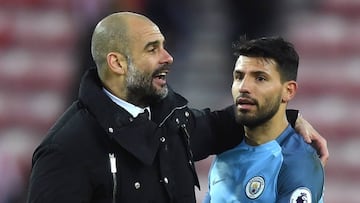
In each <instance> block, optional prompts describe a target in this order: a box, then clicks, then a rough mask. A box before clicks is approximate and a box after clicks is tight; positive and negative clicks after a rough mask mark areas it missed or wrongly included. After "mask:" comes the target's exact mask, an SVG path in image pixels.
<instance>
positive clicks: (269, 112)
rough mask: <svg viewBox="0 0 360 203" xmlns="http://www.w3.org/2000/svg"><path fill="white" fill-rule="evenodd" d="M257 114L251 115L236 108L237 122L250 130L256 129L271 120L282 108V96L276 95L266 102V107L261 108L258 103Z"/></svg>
mask: <svg viewBox="0 0 360 203" xmlns="http://www.w3.org/2000/svg"><path fill="white" fill-rule="evenodd" d="M255 103H256V107H257V112H258V113H257V114H255V115H249V112H247V111H240V112H239V111H238V110H237V109H236V108H235V115H236V121H237V122H238V123H239V124H242V125H244V126H246V127H248V128H254V127H257V126H260V125H262V124H263V123H265V122H266V121H268V120H270V119H271V118H272V117H273V116H274V115H275V114H276V112H277V111H278V110H279V108H280V103H281V96H280V95H276V96H274V97H272V98H269V99H266V100H265V105H263V106H259V103H258V102H257V101H256V102H255Z"/></svg>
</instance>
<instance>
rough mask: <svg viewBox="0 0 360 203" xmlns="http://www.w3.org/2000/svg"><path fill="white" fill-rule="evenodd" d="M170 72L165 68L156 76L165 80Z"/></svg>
mask: <svg viewBox="0 0 360 203" xmlns="http://www.w3.org/2000/svg"><path fill="white" fill-rule="evenodd" d="M168 73H169V71H168V70H163V71H161V72H159V73H157V74H156V75H155V76H154V78H157V79H160V80H165V79H166V75H167V74H168Z"/></svg>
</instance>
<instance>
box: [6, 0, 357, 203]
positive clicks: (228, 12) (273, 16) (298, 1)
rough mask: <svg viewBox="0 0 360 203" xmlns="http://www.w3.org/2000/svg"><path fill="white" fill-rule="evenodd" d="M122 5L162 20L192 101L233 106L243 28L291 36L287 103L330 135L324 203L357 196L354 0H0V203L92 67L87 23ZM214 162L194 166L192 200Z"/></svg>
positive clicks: (21, 187) (23, 182)
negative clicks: (293, 56)
mask: <svg viewBox="0 0 360 203" xmlns="http://www.w3.org/2000/svg"><path fill="white" fill-rule="evenodd" d="M121 10H122V11H124V10H130V11H137V12H141V13H143V14H145V15H147V16H149V17H150V18H151V19H153V20H154V22H155V23H157V24H158V25H159V26H160V29H161V30H162V31H163V33H164V34H165V36H166V38H167V41H168V42H167V45H168V49H169V51H170V52H171V54H172V55H173V56H174V58H175V60H174V65H173V69H172V73H171V74H170V77H169V82H170V84H171V85H172V86H173V87H174V89H176V90H177V91H179V92H180V93H182V94H183V95H184V96H186V97H187V98H188V99H189V101H190V106H191V107H196V108H204V107H211V108H212V109H219V108H221V107H224V106H226V105H228V104H230V103H232V98H231V93H230V85H231V82H232V76H231V72H232V69H233V65H234V60H235V58H234V57H233V55H232V50H231V42H232V41H234V40H235V39H236V38H237V37H238V36H239V35H240V34H243V33H246V34H247V36H248V37H259V36H265V35H273V34H277V35H281V36H283V37H285V38H286V39H288V40H289V41H291V42H293V43H294V44H295V46H296V48H297V49H298V50H299V52H300V57H301V59H300V69H299V76H298V80H299V84H300V89H299V92H298V95H297V97H296V98H295V100H294V101H293V102H292V103H291V105H290V107H291V108H296V109H300V110H301V112H302V114H303V116H304V117H305V118H306V119H307V120H309V121H310V122H311V123H312V124H313V126H314V127H315V128H316V129H317V130H318V131H319V132H320V133H321V134H322V135H323V136H324V137H326V138H327V140H328V144H329V149H330V154H331V157H330V160H329V162H328V165H327V166H326V169H325V170H326V190H325V202H327V203H343V202H346V203H358V202H360V195H358V194H357V192H358V191H359V189H360V161H359V159H358V156H359V154H360V137H359V136H360V80H359V76H360V1H359V0H288V1H285V0H283V1H281V0H269V1H266V3H265V1H259V0H254V1H246V0H244V1H242V0H197V1H191V0H183V1H179V2H178V1H175V0H105V1H104V0H0V203H20V202H25V197H26V192H27V184H28V182H27V181H28V177H29V173H30V166H31V155H32V152H33V151H34V148H35V146H36V145H37V144H38V143H39V142H40V140H41V139H42V138H43V136H44V134H45V133H46V131H47V129H48V128H49V127H50V126H51V125H52V123H53V122H54V121H55V119H56V118H57V117H58V116H59V115H60V114H61V113H62V111H63V110H64V109H65V107H66V106H67V105H68V104H69V103H70V102H71V101H72V100H73V98H74V95H76V92H77V88H78V82H79V77H80V74H81V73H82V72H83V71H84V69H85V68H88V67H89V66H91V64H92V62H91V59H89V53H90V50H89V43H90V42H89V39H90V35H91V31H92V28H93V26H94V25H95V23H96V22H97V21H98V20H99V19H100V18H101V17H103V16H104V15H107V14H108V13H110V12H113V11H121ZM179 76H180V77H179ZM79 147H80V146H79ZM211 159H212V157H210V158H208V159H206V160H203V161H201V162H198V164H197V168H198V173H199V176H200V179H201V185H202V190H201V191H198V190H197V193H196V194H197V198H198V201H199V202H201V200H202V198H203V195H204V193H205V192H206V190H207V171H208V168H209V164H210V162H211Z"/></svg>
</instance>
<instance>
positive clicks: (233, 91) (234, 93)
mask: <svg viewBox="0 0 360 203" xmlns="http://www.w3.org/2000/svg"><path fill="white" fill-rule="evenodd" d="M231 94H232V96H233V99H234V101H235V100H236V97H237V96H238V95H239V91H237V88H236V85H235V84H234V83H233V84H232V86H231Z"/></svg>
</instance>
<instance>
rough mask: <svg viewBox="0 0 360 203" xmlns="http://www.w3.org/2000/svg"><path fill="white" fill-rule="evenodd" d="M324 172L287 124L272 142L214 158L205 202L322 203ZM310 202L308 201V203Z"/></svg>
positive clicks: (236, 149)
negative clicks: (306, 201)
mask: <svg viewBox="0 0 360 203" xmlns="http://www.w3.org/2000/svg"><path fill="white" fill-rule="evenodd" d="M323 185H324V171H323V168H322V165H321V163H320V160H319V159H318V157H317V154H316V151H315V150H314V149H313V148H312V147H311V146H310V145H308V144H307V143H305V142H304V141H303V139H302V137H301V136H299V135H298V134H296V132H295V131H294V130H293V129H292V128H291V126H290V125H289V126H288V127H287V128H286V129H285V130H284V132H283V133H281V135H280V136H279V137H278V138H277V139H276V140H273V141H270V142H267V143H265V144H262V145H259V146H249V145H247V144H246V143H245V141H243V142H242V143H240V144H239V145H238V146H237V147H235V148H233V149H231V150H228V151H226V152H224V153H222V154H219V155H218V156H216V157H215V159H214V162H213V163H212V166H211V169H210V172H209V192H208V194H207V196H206V198H205V200H204V202H208V203H209V202H211V203H230V202H231V203H239V202H241V203H246V202H259V203H261V202H264V203H271V202H277V203H281V202H287V203H288V202H296V203H298V202H304V201H303V200H304V199H307V200H308V202H319V203H320V202H322V194H323ZM310 199H311V200H312V201H309V200H310Z"/></svg>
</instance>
